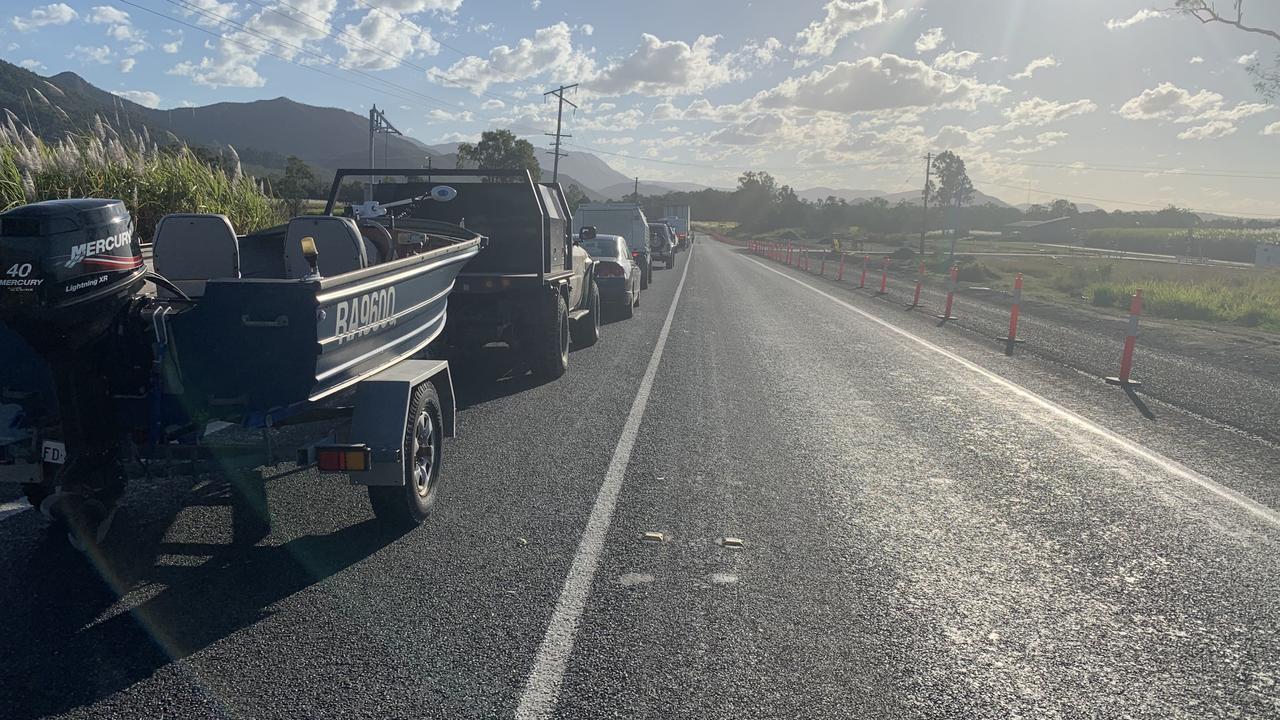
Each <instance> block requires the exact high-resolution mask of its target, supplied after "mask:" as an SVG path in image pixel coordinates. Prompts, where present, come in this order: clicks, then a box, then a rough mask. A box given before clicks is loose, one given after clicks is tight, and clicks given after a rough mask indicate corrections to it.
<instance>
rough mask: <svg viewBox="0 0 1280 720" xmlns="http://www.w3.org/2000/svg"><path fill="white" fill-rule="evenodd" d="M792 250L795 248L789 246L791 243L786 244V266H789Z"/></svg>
mask: <svg viewBox="0 0 1280 720" xmlns="http://www.w3.org/2000/svg"><path fill="white" fill-rule="evenodd" d="M794 249H795V248H793V247H792V246H791V243H787V264H788V265H790V264H791V251H792V250H794Z"/></svg>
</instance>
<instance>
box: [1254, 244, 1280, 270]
mask: <svg viewBox="0 0 1280 720" xmlns="http://www.w3.org/2000/svg"><path fill="white" fill-rule="evenodd" d="M1255 257H1256V259H1255V260H1254V263H1253V264H1254V265H1257V266H1258V267H1280V245H1272V244H1270V243H1258V249H1257V251H1256V255H1255Z"/></svg>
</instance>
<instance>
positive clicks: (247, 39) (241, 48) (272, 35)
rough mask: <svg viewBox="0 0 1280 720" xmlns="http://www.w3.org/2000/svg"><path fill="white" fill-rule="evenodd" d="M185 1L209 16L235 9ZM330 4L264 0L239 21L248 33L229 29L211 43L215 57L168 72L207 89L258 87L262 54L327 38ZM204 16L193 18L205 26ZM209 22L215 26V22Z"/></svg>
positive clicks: (330, 0) (284, 53)
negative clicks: (219, 38) (260, 6)
mask: <svg viewBox="0 0 1280 720" xmlns="http://www.w3.org/2000/svg"><path fill="white" fill-rule="evenodd" d="M190 1H191V4H193V5H195V6H197V7H200V8H202V9H204V10H205V11H206V12H208V13H211V14H217V15H224V16H228V17H233V16H234V14H235V12H236V10H235V6H234V5H233V4H232V3H219V2H218V1H217V0H190ZM390 4H392V5H394V4H396V3H390ZM336 6H337V0H290V2H288V3H285V2H276V3H268V4H266V5H265V6H264V7H263V8H262V9H261V10H260V11H259V12H257V13H255V14H254V15H253V16H251V17H249V18H248V19H246V20H244V25H245V26H247V27H250V28H253V30H254V32H253V33H249V32H244V31H236V32H232V33H229V34H227V35H225V36H223V38H222V39H221V40H219V41H218V42H217V44H216V45H215V46H214V48H216V51H217V52H216V56H215V57H210V56H205V57H202V58H201V59H200V60H199V61H198V62H196V61H185V62H181V63H178V64H177V65H175V66H174V67H173V68H171V69H170V70H169V71H168V73H169V74H170V75H179V76H183V77H189V78H191V81H192V82H194V83H196V84H197V85H205V86H208V87H261V86H263V85H264V84H266V78H264V77H263V76H262V75H261V74H259V73H258V71H257V68H256V66H257V63H258V61H259V60H260V59H261V58H262V55H263V54H264V53H266V52H268V51H270V52H272V53H274V54H276V55H278V56H280V57H282V58H284V59H285V60H292V59H293V58H294V57H296V56H297V55H298V53H299V51H300V50H299V49H300V48H307V47H311V46H314V45H315V44H317V43H319V42H320V41H322V40H324V39H325V38H328V37H329V34H330V33H331V31H332V27H331V26H330V24H329V18H330V16H331V15H332V13H333V11H334V9H335V8H336ZM207 20H209V18H204V19H203V20H202V19H197V22H200V23H201V24H210V23H208V22H206V21H207ZM212 24H214V25H216V24H217V22H216V20H215V21H214V22H213V23H212ZM206 47H208V45H206Z"/></svg>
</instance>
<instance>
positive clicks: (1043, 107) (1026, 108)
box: [1004, 97, 1098, 128]
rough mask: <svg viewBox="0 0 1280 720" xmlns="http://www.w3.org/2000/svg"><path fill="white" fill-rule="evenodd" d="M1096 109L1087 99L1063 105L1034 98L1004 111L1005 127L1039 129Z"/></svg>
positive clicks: (1054, 101)
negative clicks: (1006, 121) (1006, 122)
mask: <svg viewBox="0 0 1280 720" xmlns="http://www.w3.org/2000/svg"><path fill="white" fill-rule="evenodd" d="M1097 109H1098V106H1097V105H1095V104H1094V103H1093V101H1092V100H1087V99H1082V100H1076V101H1074V102H1067V103H1063V102H1058V101H1056V100H1045V99H1043V98H1039V97H1034V98H1031V99H1030V100H1024V101H1022V102H1020V103H1018V104H1017V105H1014V106H1013V107H1011V108H1006V109H1005V111H1004V116H1005V118H1007V119H1008V121H1009V122H1008V124H1007V125H1006V126H1005V127H1008V128H1015V127H1041V126H1044V125H1049V124H1051V123H1055V122H1059V121H1061V120H1066V119H1067V118H1070V117H1076V116H1077V115H1085V114H1087V113H1091V112H1093V111H1095V110H1097Z"/></svg>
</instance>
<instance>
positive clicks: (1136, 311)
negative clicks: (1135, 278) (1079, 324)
mask: <svg viewBox="0 0 1280 720" xmlns="http://www.w3.org/2000/svg"><path fill="white" fill-rule="evenodd" d="M1141 316H1142V288H1138V290H1137V291H1135V292H1134V293H1133V299H1132V300H1131V301H1129V331H1128V332H1126V333H1125V336H1124V352H1123V353H1122V354H1121V355H1120V376H1119V377H1109V378H1107V382H1108V383H1109V384H1111V385H1119V386H1121V387H1126V386H1130V387H1132V386H1137V385H1141V384H1142V383H1140V382H1138V381H1137V380H1131V379H1130V378H1129V373H1131V372H1132V371H1133V349H1134V347H1135V346H1137V344H1138V318H1139V317H1141Z"/></svg>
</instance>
